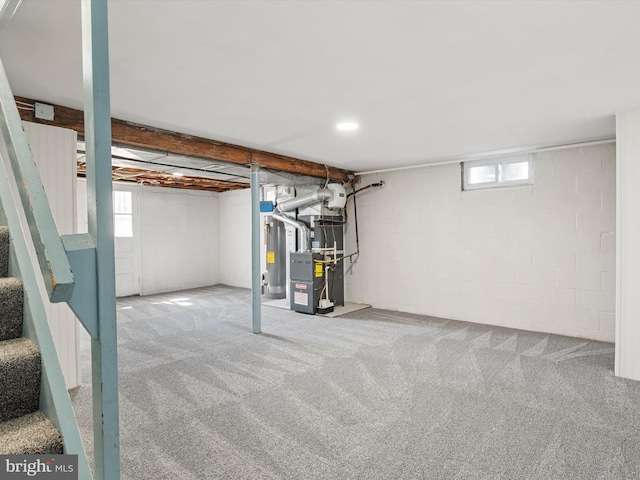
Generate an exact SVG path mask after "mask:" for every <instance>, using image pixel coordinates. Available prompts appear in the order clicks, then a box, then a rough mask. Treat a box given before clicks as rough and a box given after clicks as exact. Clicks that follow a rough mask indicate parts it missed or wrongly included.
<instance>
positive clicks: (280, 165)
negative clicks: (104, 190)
mask: <svg viewBox="0 0 640 480" xmlns="http://www.w3.org/2000/svg"><path fill="white" fill-rule="evenodd" d="M15 99H16V101H17V102H22V103H19V104H18V106H19V107H20V110H19V111H20V116H21V117H22V120H24V121H27V122H34V123H42V124H45V125H54V126H56V127H63V128H69V129H72V130H75V131H76V132H78V135H80V136H84V114H83V112H82V111H81V110H76V109H73V108H69V107H63V106H61V105H55V104H52V103H51V102H47V101H41V100H33V99H30V98H25V97H18V96H16V97H15ZM35 102H40V103H45V104H47V105H53V107H54V112H55V117H54V120H53V121H48V120H42V119H40V118H36V117H35V112H34V110H32V109H29V108H28V107H26V106H25V104H28V105H33V104H34V103H35ZM111 136H112V139H113V143H114V144H117V145H124V146H130V147H138V148H144V149H148V150H158V151H161V152H167V153H170V154H174V155H185V156H190V157H198V158H205V159H207V160H214V161H223V162H228V163H234V164H237V165H251V164H252V163H256V164H258V165H260V166H261V167H263V168H266V169H270V170H276V171H280V172H288V173H296V174H300V175H308V176H311V177H321V178H327V175H328V176H329V178H331V179H332V180H340V181H348V180H349V179H350V178H351V176H352V174H353V172H350V171H347V170H343V169H340V168H335V167H329V166H325V165H323V164H320V163H315V162H310V161H308V160H300V159H297V158H293V157H287V156H285V155H278V154H276V153H269V152H265V151H262V150H255V149H252V148H247V147H242V146H239V145H232V144H229V143H223V142H218V141H216V140H211V139H208V138H203V137H196V136H193V135H187V134H184V133H178V132H172V131H169V130H162V129H159V128H154V127H150V126H146V125H139V124H136V123H132V122H127V121H124V120H118V119H116V118H113V119H111Z"/></svg>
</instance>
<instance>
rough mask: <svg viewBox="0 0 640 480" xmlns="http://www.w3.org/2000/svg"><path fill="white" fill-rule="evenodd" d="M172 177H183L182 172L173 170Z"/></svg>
mask: <svg viewBox="0 0 640 480" xmlns="http://www.w3.org/2000/svg"><path fill="white" fill-rule="evenodd" d="M173 176H174V177H184V173H180V172H174V173H173Z"/></svg>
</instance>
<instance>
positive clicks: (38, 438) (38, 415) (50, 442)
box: [0, 411, 63, 455]
mask: <svg viewBox="0 0 640 480" xmlns="http://www.w3.org/2000/svg"><path fill="white" fill-rule="evenodd" d="M62 453H63V451H62V438H60V434H59V433H58V430H57V429H56V427H54V425H53V424H52V423H51V421H50V420H49V419H48V418H47V417H46V416H45V415H44V413H42V412H40V411H37V412H34V413H30V414H28V415H24V416H22V417H18V418H14V419H12V420H9V421H6V422H4V423H0V455H38V454H39V455H42V454H62Z"/></svg>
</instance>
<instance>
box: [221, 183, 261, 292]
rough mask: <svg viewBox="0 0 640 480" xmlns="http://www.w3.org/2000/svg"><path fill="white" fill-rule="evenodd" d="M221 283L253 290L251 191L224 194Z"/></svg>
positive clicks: (222, 197) (222, 203) (222, 201)
mask: <svg viewBox="0 0 640 480" xmlns="http://www.w3.org/2000/svg"><path fill="white" fill-rule="evenodd" d="M263 243H264V242H262V243H261V245H262V244H263ZM220 283H224V284H225V285H231V286H234V287H243V288H251V191H250V190H249V189H246V190H234V191H230V192H225V193H222V194H220Z"/></svg>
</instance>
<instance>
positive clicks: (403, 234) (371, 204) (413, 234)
mask: <svg viewBox="0 0 640 480" xmlns="http://www.w3.org/2000/svg"><path fill="white" fill-rule="evenodd" d="M639 143H640V142H639ZM534 162H535V166H534V168H535V184H534V185H532V186H522V187H513V188H501V189H492V190H477V191H468V192H462V191H461V188H460V185H461V175H460V167H459V165H443V166H434V167H427V168H422V169H414V170H406V171H397V172H389V173H385V174H379V175H367V176H365V177H363V178H362V181H361V183H360V184H359V185H360V186H364V185H367V184H368V183H371V182H376V181H378V180H384V181H385V182H386V186H385V187H384V188H382V189H375V190H370V191H367V192H365V193H363V194H361V195H359V196H358V198H357V201H358V219H359V227H360V228H359V230H360V232H359V233H360V258H359V259H358V261H357V264H356V265H355V266H354V268H353V269H352V273H350V274H349V275H347V277H346V283H347V297H348V298H347V300H349V301H355V302H362V303H369V304H372V305H373V306H375V307H379V308H386V309H391V310H399V311H406V312H414V313H420V314H428V315H436V316H440V317H444V318H453V319H459V320H465V321H471V322H479V323H487V324H493V325H504V326H508V327H514V328H522V329H526V330H534V331H543V332H550V333H558V334H566V335H572V336H578V337H585V338H593V339H599V340H606V341H613V340H614V336H613V329H612V326H611V313H612V312H613V311H614V299H613V295H612V294H611V292H610V289H611V285H610V284H611V275H612V274H613V272H615V260H614V258H615V256H614V255H613V254H612V248H613V247H612V238H613V237H615V205H613V204H612V202H611V200H610V199H611V195H613V194H615V147H614V146H613V145H601V146H593V147H583V148H573V149H566V150H557V151H551V152H545V153H538V154H535V156H534ZM636 184H640V179H637V181H636ZM639 198H640V196H639ZM353 218H354V217H353V210H350V212H349V219H350V220H349V224H348V225H347V238H348V241H347V250H348V251H349V252H351V251H353V250H354V249H355V237H354V225H353V221H352V220H353ZM639 278H640V277H639Z"/></svg>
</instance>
